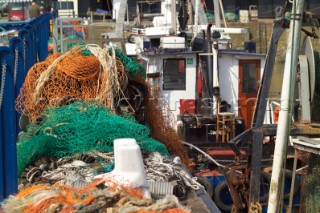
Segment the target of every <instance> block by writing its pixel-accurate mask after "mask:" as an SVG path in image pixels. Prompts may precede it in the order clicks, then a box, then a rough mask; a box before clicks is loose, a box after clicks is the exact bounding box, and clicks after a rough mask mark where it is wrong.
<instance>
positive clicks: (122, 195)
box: [2, 179, 189, 213]
mask: <svg viewBox="0 0 320 213" xmlns="http://www.w3.org/2000/svg"><path fill="white" fill-rule="evenodd" d="M2 207H3V209H4V210H5V211H6V212H17V213H18V212H19V213H21V212H22V213H31V212H61V213H69V212H78V213H89V212H111V213H115V212H136V213H154V212H162V213H187V212H189V211H188V210H185V209H184V208H182V207H181V206H180V204H179V202H178V200H177V198H176V197H174V196H170V195H168V196H167V197H166V198H164V199H162V200H158V201H157V202H153V201H151V200H149V199H143V195H142V193H141V191H140V190H139V189H136V188H129V187H125V186H120V185H118V184H116V183H114V182H113V181H112V180H105V179H103V180H102V179H96V180H95V181H93V182H92V183H91V184H89V185H87V186H85V187H82V188H75V187H71V186H67V185H53V186H47V185H43V184H39V185H35V186H32V187H29V188H26V189H24V190H22V191H20V192H19V193H18V194H17V195H16V196H10V197H9V198H8V199H7V200H6V201H5V202H4V203H3V205H2Z"/></svg>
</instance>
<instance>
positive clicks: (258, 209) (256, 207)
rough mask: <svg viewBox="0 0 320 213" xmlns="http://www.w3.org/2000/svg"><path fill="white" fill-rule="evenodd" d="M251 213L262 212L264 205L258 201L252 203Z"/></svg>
mask: <svg viewBox="0 0 320 213" xmlns="http://www.w3.org/2000/svg"><path fill="white" fill-rule="evenodd" d="M248 212H249V213H262V206H261V204H260V203H258V202H253V203H250V207H249V211H248Z"/></svg>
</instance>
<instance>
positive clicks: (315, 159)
mask: <svg viewBox="0 0 320 213" xmlns="http://www.w3.org/2000/svg"><path fill="white" fill-rule="evenodd" d="M306 185H307V187H306V195H305V205H304V208H305V212H307V213H316V212H320V156H319V155H315V154H311V155H310V158H309V172H308V175H307V179H306Z"/></svg>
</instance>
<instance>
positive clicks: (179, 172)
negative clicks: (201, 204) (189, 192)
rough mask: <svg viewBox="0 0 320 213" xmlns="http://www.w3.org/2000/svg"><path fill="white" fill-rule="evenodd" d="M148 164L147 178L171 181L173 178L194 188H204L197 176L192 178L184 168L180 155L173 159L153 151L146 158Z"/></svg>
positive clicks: (145, 161)
mask: <svg viewBox="0 0 320 213" xmlns="http://www.w3.org/2000/svg"><path fill="white" fill-rule="evenodd" d="M144 163H145V165H146V174H147V180H151V181H164V182H170V181H172V180H180V181H183V183H184V184H185V185H186V186H188V187H190V188H192V189H194V190H198V189H200V188H202V185H201V184H200V183H198V182H197V179H196V178H192V177H191V176H190V175H189V174H188V173H187V172H186V171H185V170H184V169H183V168H182V164H181V160H180V158H179V157H175V158H174V159H173V160H171V159H169V158H168V157H165V156H161V155H160V154H159V153H157V152H152V153H151V154H150V155H149V157H148V158H146V159H145V160H144Z"/></svg>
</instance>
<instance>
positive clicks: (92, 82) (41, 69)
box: [16, 46, 126, 121]
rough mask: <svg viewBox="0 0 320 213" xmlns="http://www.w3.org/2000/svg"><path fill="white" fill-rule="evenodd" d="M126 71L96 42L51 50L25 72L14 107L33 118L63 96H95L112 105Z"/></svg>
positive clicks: (118, 94)
mask: <svg viewBox="0 0 320 213" xmlns="http://www.w3.org/2000/svg"><path fill="white" fill-rule="evenodd" d="M125 79H126V72H125V69H124V66H123V65H122V63H121V62H120V60H119V59H116V58H115V56H111V55H109V54H108V53H107V51H105V50H103V49H101V48H99V47H96V46H77V47H75V48H73V49H72V50H70V51H69V52H67V53H66V54H63V55H59V54H54V55H52V56H50V57H49V58H48V59H47V60H46V61H44V62H41V63H37V64H35V65H34V66H33V67H32V68H31V69H30V70H29V72H28V74H27V76H26V79H25V82H24V85H23V87H22V88H21V90H20V94H19V96H18V98H17V100H16V109H17V110H18V111H19V112H20V113H22V114H24V115H26V116H28V117H29V118H30V119H31V120H32V121H34V120H35V119H36V118H37V117H38V116H40V115H42V114H43V113H44V111H45V109H46V106H48V105H50V106H53V107H55V106H57V105H59V102H60V101H61V100H63V99H64V98H65V97H73V98H76V99H82V100H84V99H90V98H95V99H98V100H99V101H101V102H102V103H103V104H104V105H105V106H108V107H109V108H112V109H113V108H114V107H115V106H114V97H117V96H120V95H121V88H122V84H123V83H124V82H125Z"/></svg>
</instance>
